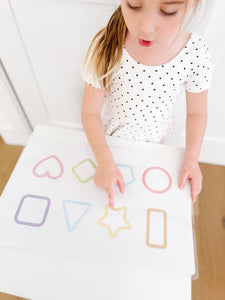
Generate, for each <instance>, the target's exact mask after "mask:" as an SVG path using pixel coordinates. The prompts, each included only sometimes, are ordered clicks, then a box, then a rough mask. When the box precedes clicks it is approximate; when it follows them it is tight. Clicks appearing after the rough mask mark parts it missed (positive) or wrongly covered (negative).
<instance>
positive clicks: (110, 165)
mask: <svg viewBox="0 0 225 300" xmlns="http://www.w3.org/2000/svg"><path fill="white" fill-rule="evenodd" d="M93 179H94V183H95V184H96V186H98V187H100V188H102V189H103V190H105V191H106V192H107V194H108V198H109V206H110V207H114V194H115V183H117V184H118V186H119V189H120V192H121V193H123V192H124V189H125V183H124V179H123V176H122V174H121V172H120V170H119V168H118V167H117V165H116V164H115V163H114V162H106V163H103V164H101V165H99V166H97V169H96V171H95V174H94V178H93Z"/></svg>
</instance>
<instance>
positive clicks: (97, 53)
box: [82, 0, 211, 207]
mask: <svg viewBox="0 0 225 300" xmlns="http://www.w3.org/2000/svg"><path fill="white" fill-rule="evenodd" d="M199 1H200V0H177V1H174V0H121V5H120V6H119V7H118V9H117V10H116V11H115V12H114V14H113V15H112V17H111V19H110V20H109V22H108V24H107V26H106V27H105V28H103V29H102V30H100V31H99V32H98V33H97V34H96V36H95V37H94V38H93V40H92V42H91V44H90V47H89V49H88V52H87V55H86V58H85V60H84V64H83V78H84V80H85V81H86V84H85V88H84V95H83V105H82V124H83V127H84V131H85V133H86V136H87V138H88V140H89V143H90V145H91V147H92V150H93V152H94V155H95V157H96V161H97V169H96V172H95V175H94V182H95V184H96V185H97V186H98V187H100V188H102V189H104V190H105V191H106V192H107V194H108V198H109V205H110V206H111V207H113V206H114V188H115V183H117V184H118V186H119V189H120V192H122V193H123V192H124V188H125V184H124V180H123V177H122V175H121V172H120V171H119V169H118V167H117V165H116V163H115V161H114V158H113V156H112V153H111V151H110V149H109V147H108V145H107V143H106V139H105V134H107V135H112V136H117V137H121V138H126V139H131V140H134V141H146V142H147V141H148V142H152V143H166V142H167V141H168V140H169V138H170V137H171V135H172V133H173V129H174V121H175V120H174V109H175V105H176V101H177V100H178V98H179V95H180V93H181V91H182V90H183V89H184V88H185V91H186V106H187V118H186V150H185V157H184V161H183V164H182V168H181V171H180V179H179V187H180V188H181V189H182V188H183V187H184V185H185V183H186V181H187V179H189V180H190V183H191V191H192V192H191V196H192V201H196V198H197V196H198V194H199V193H200V191H201V186H202V174H201V171H200V168H199V165H198V157H199V153H200V149H201V145H202V142H203V137H204V133H205V129H206V123H207V89H208V87H209V83H210V73H211V71H210V70H211V69H210V62H211V59H210V53H209V49H208V46H207V43H206V42H205V41H204V40H203V39H202V38H200V37H199V36H197V35H196V34H195V33H189V32H187V31H186V30H185V28H184V26H183V23H184V21H185V20H186V19H187V16H190V13H191V12H193V13H194V12H195V10H196V8H197V5H198V4H199ZM104 100H106V104H105V106H104V109H103V113H102V107H103V102H104ZM101 113H102V114H101Z"/></svg>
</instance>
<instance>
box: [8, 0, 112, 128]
mask: <svg viewBox="0 0 225 300" xmlns="http://www.w3.org/2000/svg"><path fill="white" fill-rule="evenodd" d="M117 2H118V1H117ZM115 3H116V2H115V1H113V0H112V1H109V0H107V1H102V0H100V1H63V0H53V1H49V0H20V1H18V0H15V1H14V0H12V1H11V5H12V10H13V14H14V16H15V19H16V22H17V25H18V28H19V31H20V35H21V39H22V41H23V44H24V47H25V50H26V52H27V56H28V59H29V62H30V64H31V68H32V70H33V74H34V77H35V80H36V83H37V85H38V87H39V90H40V93H41V98H40V100H39V101H42V102H43V103H44V107H45V108H46V110H47V115H48V120H49V123H50V124H54V125H62V126H66V127H71V128H76V127H78V128H80V127H81V118H80V114H81V102H82V96H83V87H84V82H83V80H82V77H81V63H82V61H83V59H84V56H85V54H86V51H87V49H88V46H89V43H90V42H91V39H92V38H93V37H94V35H95V34H96V33H97V31H98V30H100V29H101V28H102V27H103V26H105V25H106V22H107V20H108V19H109V17H110V15H111V14H112V12H113V11H114V9H115V8H116V7H117V5H116V4H115Z"/></svg>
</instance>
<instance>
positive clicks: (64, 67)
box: [0, 0, 225, 164]
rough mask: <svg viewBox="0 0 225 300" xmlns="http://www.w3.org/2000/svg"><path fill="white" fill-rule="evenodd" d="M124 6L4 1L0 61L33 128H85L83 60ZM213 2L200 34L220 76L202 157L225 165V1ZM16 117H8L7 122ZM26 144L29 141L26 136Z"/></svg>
mask: <svg viewBox="0 0 225 300" xmlns="http://www.w3.org/2000/svg"><path fill="white" fill-rule="evenodd" d="M210 1H211V0H210ZM119 2H120V1H119V0H86V1H84V0H83V1H75V0H11V1H9V0H0V35H1V42H0V43H1V46H0V58H1V62H2V64H3V65H4V68H5V70H6V71H7V74H8V76H9V78H10V81H11V83H12V85H13V87H14V90H15V91H16V94H17V96H18V99H19V101H20V105H21V107H22V110H23V114H24V115H25V118H24V120H25V121H26V120H27V121H28V123H29V124H30V126H31V127H32V128H34V127H35V126H36V125H37V124H38V123H42V124H53V125H59V126H64V127H69V128H81V119H80V111H81V102H82V96H83V86H84V83H83V81H82V78H81V62H82V60H83V59H84V56H85V54H86V51H87V48H88V46H89V44H90V41H91V39H92V38H93V36H94V35H95V34H96V33H97V31H98V30H100V29H101V28H102V27H103V26H105V25H106V23H107V21H108V19H109V17H110V16H111V14H112V12H113V11H114V10H115V8H116V7H117V5H118V3H119ZM209 4H210V5H209V9H208V10H207V11H206V12H208V13H207V14H206V15H205V18H204V19H203V22H202V24H201V26H198V31H199V33H201V34H203V35H204V36H206V38H207V40H208V41H209V43H210V45H211V49H212V54H213V60H214V67H215V72H214V79H213V83H212V88H211V90H210V93H209V123H208V128H207V133H206V139H205V143H204V146H203V149H202V153H201V157H200V159H201V161H205V162H210V163H218V164H225V159H224V157H223V153H224V151H225V131H224V130H223V128H225V118H224V117H223V114H224V108H225V106H224V97H225V92H224V89H223V88H222V87H223V83H222V75H223V73H222V72H223V66H224V65H225V40H224V41H223V40H221V38H222V39H223V34H222V28H224V25H225V19H224V18H223V15H222V11H224V9H225V7H224V6H225V3H224V2H223V1H217V2H216V3H215V1H211V2H209ZM1 103H2V102H1ZM180 106H181V107H180V108H181V110H180V113H181V117H180V118H179V123H180V124H179V128H180V135H179V136H178V139H177V144H179V145H184V126H185V122H184V117H183V115H184V111H185V103H183V104H181V105H180ZM0 116H1V115H0ZM11 117H12V115H8V119H10V118H11ZM28 127H29V126H28ZM20 130H21V137H22V129H20ZM0 133H2V123H1V122H0ZM4 134H6V132H5V133H4ZM18 136H19V135H18V134H17V137H18ZM17 141H18V139H17ZM21 143H24V139H22V138H21ZM215 147H216V149H217V151H218V153H217V155H215V153H214V148H215Z"/></svg>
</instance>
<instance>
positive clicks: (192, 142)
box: [179, 90, 208, 202]
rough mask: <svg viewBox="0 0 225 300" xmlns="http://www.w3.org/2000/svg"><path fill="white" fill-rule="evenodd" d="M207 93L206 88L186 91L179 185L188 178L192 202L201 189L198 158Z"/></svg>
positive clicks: (205, 121)
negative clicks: (184, 142) (184, 127)
mask: <svg viewBox="0 0 225 300" xmlns="http://www.w3.org/2000/svg"><path fill="white" fill-rule="evenodd" d="M207 95H208V90H205V91H203V92H201V93H190V92H188V91H186V103H187V118H186V150H185V157H184V162H183V165H182V168H181V173H180V180H179V187H180V188H183V187H184V185H185V182H186V180H187V179H189V180H190V183H191V196H192V201H194V202H195V201H196V198H197V196H198V194H199V193H200V191H201V189H202V174H201V170H200V168H199V165H198V158H199V154H200V151H201V147H202V143H203V138H204V134H205V130H206V126H207Z"/></svg>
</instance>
